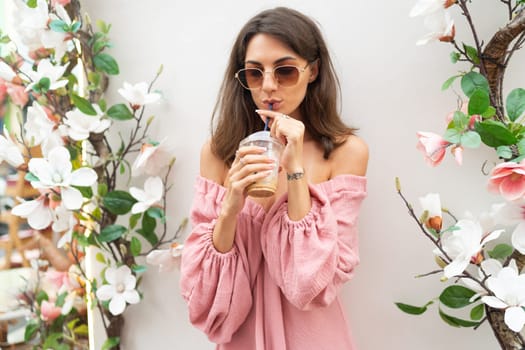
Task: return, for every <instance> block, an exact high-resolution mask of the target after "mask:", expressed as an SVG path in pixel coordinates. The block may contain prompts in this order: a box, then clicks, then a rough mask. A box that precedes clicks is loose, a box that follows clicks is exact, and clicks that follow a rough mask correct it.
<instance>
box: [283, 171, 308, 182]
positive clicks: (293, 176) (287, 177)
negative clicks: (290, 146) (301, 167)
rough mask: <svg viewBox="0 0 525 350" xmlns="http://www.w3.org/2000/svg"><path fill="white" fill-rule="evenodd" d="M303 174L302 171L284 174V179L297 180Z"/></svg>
mask: <svg viewBox="0 0 525 350" xmlns="http://www.w3.org/2000/svg"><path fill="white" fill-rule="evenodd" d="M303 176H304V172H301V173H293V174H286V179H288V180H299V179H301V178H302V177H303Z"/></svg>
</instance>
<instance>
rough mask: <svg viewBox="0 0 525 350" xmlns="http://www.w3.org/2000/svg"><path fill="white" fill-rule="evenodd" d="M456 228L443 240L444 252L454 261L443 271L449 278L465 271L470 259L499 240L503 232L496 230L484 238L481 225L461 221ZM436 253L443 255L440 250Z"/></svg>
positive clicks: (445, 234) (443, 237)
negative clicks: (487, 245) (484, 246)
mask: <svg viewBox="0 0 525 350" xmlns="http://www.w3.org/2000/svg"><path fill="white" fill-rule="evenodd" d="M455 226H456V227H457V230H453V231H447V232H445V233H444V234H443V236H442V238H441V244H442V248H443V250H444V251H445V253H447V255H448V256H449V257H450V258H451V259H452V262H450V264H448V265H447V266H445V268H444V271H443V272H444V275H445V277H447V278H451V277H453V276H457V275H460V274H461V273H462V272H463V271H465V269H466V268H467V266H468V264H469V262H470V259H471V258H472V257H473V256H475V255H476V254H477V253H478V252H479V251H480V250H481V248H482V247H483V245H484V244H485V243H487V242H489V241H491V240H494V239H496V238H498V237H499V236H500V234H501V233H502V232H503V230H495V231H493V232H492V233H490V234H488V235H487V236H485V237H483V231H482V229H481V225H480V224H479V222H477V221H472V220H459V221H458V222H457V223H456V225H455ZM434 253H435V254H437V255H440V254H441V252H440V251H439V250H438V249H436V250H434Z"/></svg>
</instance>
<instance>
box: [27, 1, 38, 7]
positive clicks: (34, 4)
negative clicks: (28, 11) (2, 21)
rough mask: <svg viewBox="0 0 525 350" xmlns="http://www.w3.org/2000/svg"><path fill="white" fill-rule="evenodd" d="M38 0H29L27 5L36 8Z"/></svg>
mask: <svg viewBox="0 0 525 350" xmlns="http://www.w3.org/2000/svg"><path fill="white" fill-rule="evenodd" d="M36 5H37V0H27V6H28V7H30V8H32V9H34V8H36Z"/></svg>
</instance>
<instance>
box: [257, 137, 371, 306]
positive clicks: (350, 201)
mask: <svg viewBox="0 0 525 350" xmlns="http://www.w3.org/2000/svg"><path fill="white" fill-rule="evenodd" d="M350 151H351V152H350ZM337 152H338V153H339V154H335V155H334V157H336V156H337V157H338V158H339V159H332V161H333V164H338V166H336V167H335V168H333V169H332V174H333V177H334V178H333V179H332V180H330V181H328V182H325V183H323V184H320V185H310V186H309V188H308V190H309V196H310V198H311V209H310V211H309V212H308V213H307V214H306V215H305V216H304V217H303V218H301V219H300V220H293V219H292V217H291V216H290V215H289V213H288V210H289V209H288V208H289V207H290V203H289V202H288V200H283V202H282V203H278V204H277V205H276V206H275V208H274V211H272V212H271V213H269V215H271V216H272V218H271V219H270V220H268V222H267V223H266V225H265V226H264V227H263V236H262V245H263V253H264V255H265V258H266V261H267V263H268V268H269V271H270V274H271V276H272V278H273V279H274V280H275V281H276V283H277V284H278V285H279V287H280V288H281V290H282V292H283V294H284V295H285V297H286V298H287V299H288V300H289V301H290V302H291V303H292V304H294V305H295V306H296V307H298V308H300V309H308V308H311V307H316V306H326V305H329V304H330V303H332V301H333V300H334V298H335V297H336V295H337V293H338V290H339V288H340V286H341V285H342V284H343V283H344V282H346V281H348V280H349V279H350V278H351V276H352V275H353V271H354V268H355V266H357V264H358V263H359V249H358V236H357V221H358V220H357V219H358V213H359V208H360V205H361V202H362V200H363V199H364V197H365V195H366V179H365V178H364V177H363V176H355V175H362V174H364V172H365V171H366V163H367V160H368V150H367V148H366V145H365V144H364V142H362V141H361V140H359V139H357V138H355V139H353V140H352V141H351V143H350V144H345V145H342V146H341V148H338V150H337ZM343 152H345V153H346V154H343ZM344 157H347V159H344V160H345V161H344V162H343V161H342V160H343V158H344ZM354 162H357V163H358V164H352V163H354ZM359 162H360V163H359ZM352 172H358V174H352Z"/></svg>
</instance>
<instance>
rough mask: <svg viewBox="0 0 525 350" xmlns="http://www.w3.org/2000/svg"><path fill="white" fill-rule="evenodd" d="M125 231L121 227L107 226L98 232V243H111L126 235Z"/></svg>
mask: <svg viewBox="0 0 525 350" xmlns="http://www.w3.org/2000/svg"><path fill="white" fill-rule="evenodd" d="M126 231H127V229H126V228H125V227H124V226H122V225H109V226H106V227H104V228H103V229H102V231H100V234H99V235H98V240H99V241H100V242H112V241H114V240H116V239H119V238H120V237H122V235H124V233H126Z"/></svg>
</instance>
